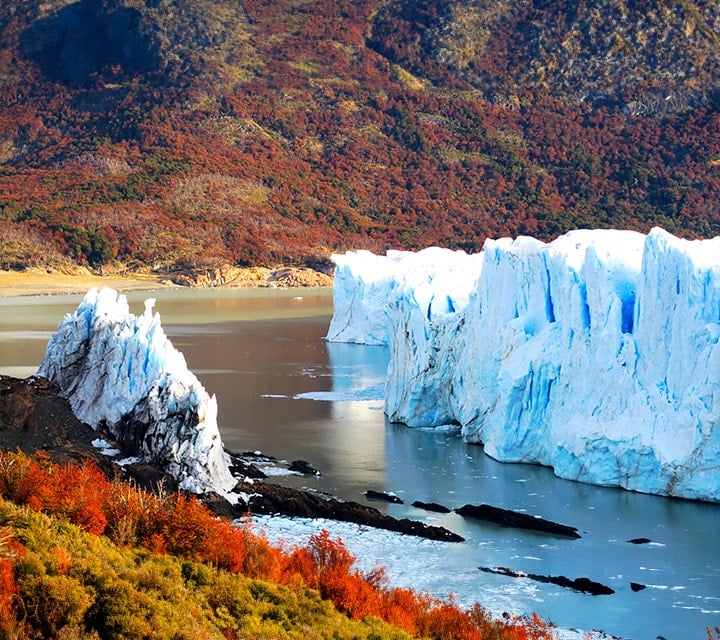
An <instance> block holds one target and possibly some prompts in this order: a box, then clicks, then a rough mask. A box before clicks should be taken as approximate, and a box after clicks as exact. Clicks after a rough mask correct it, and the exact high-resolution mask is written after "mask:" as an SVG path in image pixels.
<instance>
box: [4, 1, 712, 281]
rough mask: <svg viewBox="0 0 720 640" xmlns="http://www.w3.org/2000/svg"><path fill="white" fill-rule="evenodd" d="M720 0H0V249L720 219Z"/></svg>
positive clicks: (249, 258)
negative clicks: (719, 0)
mask: <svg viewBox="0 0 720 640" xmlns="http://www.w3.org/2000/svg"><path fill="white" fill-rule="evenodd" d="M719 108H720V5H718V3H717V2H711V1H710V0H698V1H695V2H690V1H686V0H684V1H682V2H664V1H651V0H647V1H644V0H638V1H636V2H634V1H630V0H625V1H624V0H598V1H597V2H593V3H579V4H578V3H573V2H563V1H561V2H543V1H541V0H534V1H530V0H522V1H520V2H507V1H500V2H490V1H489V0H464V1H461V0H421V1H417V2H416V1H411V0H396V1H394V2H388V1H387V0H363V1H356V0H353V1H351V0H305V1H303V0H297V1H293V2H281V1H280V0H152V1H150V0H148V1H147V2H146V1H144V0H46V1H42V2H41V1H40V0H14V1H13V2H3V3H1V4H0V268H5V269H6V268H24V267H27V266H43V265H63V264H64V265H70V264H89V265H90V266H94V267H100V266H103V265H107V264H109V263H123V264H125V265H128V266H129V267H130V268H133V267H141V266H145V267H148V266H149V267H151V268H152V269H155V270H156V271H158V272H167V271H171V270H175V269H180V268H188V267H203V266H215V265H218V264H221V263H232V264H238V265H256V264H271V263H295V264H300V263H305V264H314V265H317V264H322V263H323V262H325V261H326V260H327V257H328V256H329V254H330V253H331V252H332V251H339V250H345V249H349V248H367V249H372V250H376V251H384V250H385V249H387V248H418V247H422V246H427V245H429V244H440V245H444V246H448V247H460V248H464V249H467V250H479V249H480V248H481V247H482V243H483V241H484V239H485V238H486V237H488V236H490V237H497V236H501V235H518V234H532V235H536V236H538V237H541V238H545V239H549V238H552V237H554V236H556V235H558V234H560V233H562V232H564V231H566V230H568V229H571V228H576V227H587V226H591V227H622V228H634V229H638V230H641V231H647V230H649V228H651V227H652V226H654V225H661V226H663V227H665V228H666V229H668V230H669V231H671V232H673V233H676V234H679V235H683V236H688V237H693V236H712V235H718V234H720V204H719V197H718V196H719V194H720V113H719Z"/></svg>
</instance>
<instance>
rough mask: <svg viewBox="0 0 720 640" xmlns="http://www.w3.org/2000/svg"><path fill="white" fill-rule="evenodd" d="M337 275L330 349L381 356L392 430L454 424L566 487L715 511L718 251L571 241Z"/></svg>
mask: <svg viewBox="0 0 720 640" xmlns="http://www.w3.org/2000/svg"><path fill="white" fill-rule="evenodd" d="M424 255H425V256H427V259H424V257H423V256H424ZM333 260H334V262H335V264H336V267H337V268H336V276H335V284H334V301H335V305H336V306H335V311H334V317H333V321H332V323H331V329H330V331H329V333H328V339H329V340H335V341H348V342H364V343H370V344H378V343H387V344H389V345H390V348H391V360H390V366H389V368H388V377H387V384H386V405H385V411H386V414H387V415H388V417H389V419H390V420H392V421H395V422H402V423H405V424H408V425H410V426H423V427H428V426H438V425H444V424H453V423H454V424H458V425H460V426H461V432H462V435H463V437H464V439H465V440H467V441H468V442H478V443H482V444H483V445H484V448H485V451H486V452H487V453H488V454H489V455H491V456H492V457H494V458H496V459H498V460H502V461H517V462H537V463H541V464H544V465H549V466H551V467H552V468H553V469H554V470H555V473H556V474H557V475H559V476H561V477H563V478H569V479H573V480H579V481H583V482H589V483H594V484H601V485H609V486H620V487H624V488H626V489H632V490H636V491H642V492H647V493H656V494H661V495H670V496H678V497H684V498H695V499H703V500H710V501H720V343H719V340H720V237H718V238H714V239H712V240H703V241H686V240H681V239H679V238H676V237H674V236H672V235H670V234H669V233H667V232H665V231H663V230H662V229H658V228H656V229H653V230H652V231H651V232H650V233H649V234H648V235H647V236H645V235H643V234H640V233H636V232H632V231H613V230H595V231H588V230H579V231H573V232H570V233H568V234H566V235H564V236H561V237H560V238H558V239H556V240H555V241H553V242H551V243H549V244H545V243H543V242H540V241H538V240H535V239H532V238H527V237H521V238H517V239H515V240H510V239H500V240H488V241H487V242H486V243H485V246H484V249H483V252H482V253H480V254H477V255H475V256H468V255H465V254H462V252H451V251H448V250H442V249H432V250H426V251H423V252H419V253H417V254H406V253H403V252H393V253H391V254H388V256H386V257H382V256H374V255H373V254H369V253H367V252H349V253H347V254H345V255H336V256H334V257H333Z"/></svg>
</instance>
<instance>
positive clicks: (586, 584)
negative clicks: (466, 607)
mask: <svg viewBox="0 0 720 640" xmlns="http://www.w3.org/2000/svg"><path fill="white" fill-rule="evenodd" d="M478 568H479V569H480V571H484V572H485V573H494V574H496V575H500V576H508V577H509V578H528V579H529V580H535V581H536V582H543V583H546V584H556V585H558V586H560V587H565V588H567V589H573V590H574V591H581V592H582V593H589V594H590V595H593V596H609V595H612V594H613V593H615V590H614V589H611V588H610V587H608V586H607V585H604V584H602V583H600V582H595V581H594V580H590V578H575V579H574V580H573V579H570V578H567V577H565V576H544V575H540V574H537V573H525V572H523V571H513V570H512V569H508V568H507V567H478Z"/></svg>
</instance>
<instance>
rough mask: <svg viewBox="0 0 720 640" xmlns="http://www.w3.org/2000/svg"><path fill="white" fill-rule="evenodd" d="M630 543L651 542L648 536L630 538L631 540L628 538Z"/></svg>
mask: <svg viewBox="0 0 720 640" xmlns="http://www.w3.org/2000/svg"><path fill="white" fill-rule="evenodd" d="M628 542H629V543H631V544H648V543H650V542H652V540H650V538H632V539H631V540H628Z"/></svg>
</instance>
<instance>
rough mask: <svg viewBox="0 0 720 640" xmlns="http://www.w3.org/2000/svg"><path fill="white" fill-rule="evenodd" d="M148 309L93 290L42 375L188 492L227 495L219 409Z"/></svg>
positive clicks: (62, 328) (50, 351) (56, 342)
mask: <svg viewBox="0 0 720 640" xmlns="http://www.w3.org/2000/svg"><path fill="white" fill-rule="evenodd" d="M154 303H155V300H154V299H152V298H151V299H148V300H146V301H145V311H144V313H143V314H142V315H140V316H135V315H134V314H132V313H130V310H129V307H128V302H127V298H126V297H125V296H124V295H121V294H119V293H118V292H117V291H115V290H113V289H109V288H104V289H101V290H98V289H96V288H95V289H91V290H90V291H88V293H87V294H86V295H85V297H84V298H83V300H82V302H81V303H80V304H79V306H78V307H77V309H76V310H75V312H74V313H72V314H67V315H66V316H65V318H64V319H63V320H62V321H61V323H60V325H59V326H58V330H57V333H55V334H54V335H53V336H52V337H51V338H50V340H49V342H48V345H47V347H46V350H45V355H44V357H43V360H42V362H41V364H40V367H39V369H38V372H37V373H38V375H40V376H43V377H45V378H48V379H50V380H52V381H54V382H56V383H57V384H58V385H59V387H60V392H61V394H62V395H63V396H65V397H67V398H68V400H69V402H70V406H71V408H72V410H73V413H74V414H75V415H76V416H77V417H78V419H80V420H82V421H83V422H85V423H87V424H89V425H90V426H91V427H93V428H94V429H96V430H97V431H99V432H100V433H104V432H107V433H109V434H110V435H111V436H112V437H113V438H114V439H115V440H116V441H117V442H118V443H119V444H120V445H121V446H122V447H123V449H124V450H125V452H126V453H128V454H129V455H132V456H137V457H138V458H140V459H141V460H142V461H145V462H149V463H152V464H157V465H158V466H160V467H162V468H163V469H165V470H166V471H167V472H168V473H169V474H170V475H171V476H172V477H174V478H175V479H176V480H177V481H178V483H179V486H180V488H181V489H184V490H187V491H192V492H194V493H205V492H208V491H215V492H218V493H220V494H225V495H227V493H228V492H229V491H231V490H232V489H233V488H234V487H235V485H236V484H237V481H236V480H235V479H234V478H233V477H232V475H231V473H230V470H229V466H228V460H227V458H226V454H225V450H224V447H223V443H222V440H221V438H220V432H219V429H218V425H217V401H216V399H215V396H210V395H209V394H208V393H207V391H206V390H205V389H204V387H203V386H202V384H201V383H200V381H199V380H198V379H197V378H196V377H195V375H194V374H193V373H192V372H191V371H190V370H189V369H188V367H187V364H186V362H185V358H184V356H183V355H182V353H180V352H179V351H177V350H176V349H175V347H174V346H173V345H172V343H171V342H170V340H169V339H168V338H167V336H166V335H165V332H164V330H163V328H162V326H161V323H160V315H159V314H158V313H153V306H154Z"/></svg>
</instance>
